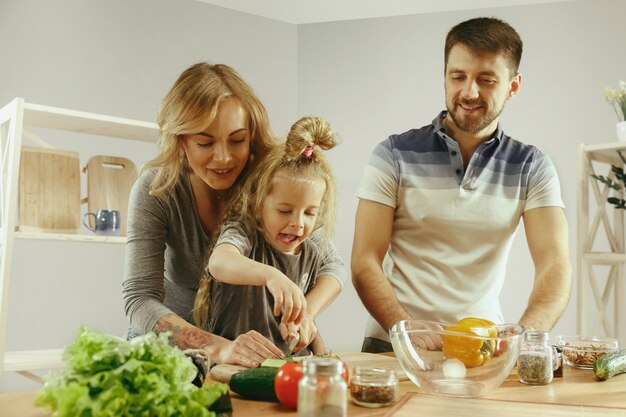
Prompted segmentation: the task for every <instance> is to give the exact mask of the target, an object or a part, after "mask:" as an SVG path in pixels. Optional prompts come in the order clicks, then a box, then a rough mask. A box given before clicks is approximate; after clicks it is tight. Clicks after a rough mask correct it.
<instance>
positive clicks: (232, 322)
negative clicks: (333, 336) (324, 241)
mask: <svg viewBox="0 0 626 417" xmlns="http://www.w3.org/2000/svg"><path fill="white" fill-rule="evenodd" d="M223 243H228V244H230V245H233V246H235V247H236V248H237V249H238V250H239V253H241V254H242V255H243V256H245V257H247V258H250V259H252V260H255V261H257V262H260V263H263V264H265V265H269V266H273V267H274V268H276V269H278V270H279V271H281V272H282V273H283V274H285V275H286V276H287V277H288V278H289V279H290V280H291V281H293V282H294V283H295V284H296V285H298V287H299V288H300V289H301V290H302V292H303V293H305V294H307V293H308V292H309V291H310V290H311V288H313V286H314V285H315V282H316V281H317V277H318V276H320V270H321V268H322V267H323V266H324V256H323V253H322V252H321V251H320V248H319V247H318V245H317V243H314V242H313V240H312V239H306V240H305V241H304V242H303V243H302V245H301V248H300V252H299V253H298V254H297V255H292V254H287V253H283V252H280V251H278V250H276V249H274V248H273V247H272V246H271V245H270V244H268V243H267V241H266V240H265V237H264V236H263V233H262V232H260V231H258V230H257V229H256V227H255V226H254V225H252V224H248V223H244V222H234V221H229V222H226V223H225V224H224V225H223V226H222V228H221V232H220V236H219V237H218V238H217V242H216V246H217V245H221V244H223ZM211 283H212V287H211V303H210V312H211V313H210V315H209V331H210V332H211V333H214V334H217V335H219V336H222V337H225V338H226V339H229V340H234V339H235V338H236V337H237V336H238V335H240V334H242V333H245V332H247V331H249V330H256V331H257V332H259V333H261V334H262V335H264V336H265V337H267V338H268V339H269V340H270V341H271V342H272V343H274V344H275V345H276V346H277V347H278V348H279V349H281V350H282V351H287V349H288V346H287V342H285V341H284V340H283V338H282V337H281V335H280V331H279V330H278V326H279V324H280V322H281V319H282V316H279V317H275V316H274V297H273V296H272V294H271V293H270V292H269V290H268V289H267V288H266V287H264V286H259V285H232V284H227V283H224V282H220V281H217V280H215V279H214V280H212V281H211ZM308 353H310V352H309V351H308V349H304V352H299V354H308Z"/></svg>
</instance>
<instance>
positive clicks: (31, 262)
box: [0, 0, 297, 390]
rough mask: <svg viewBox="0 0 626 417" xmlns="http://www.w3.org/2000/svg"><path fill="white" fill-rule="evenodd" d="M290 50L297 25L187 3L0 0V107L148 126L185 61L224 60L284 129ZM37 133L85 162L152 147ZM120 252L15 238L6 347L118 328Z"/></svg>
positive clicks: (291, 86)
mask: <svg viewBox="0 0 626 417" xmlns="http://www.w3.org/2000/svg"><path fill="white" fill-rule="evenodd" d="M296 47H297V28H296V26H295V25H291V24H287V23H282V22H278V21H274V20H270V19H265V18H260V17H257V16H252V15H248V14H244V13H239V12H233V11H230V10H227V9H223V8H219V7H215V6H209V5H206V4H203V3H199V2H196V1H191V0H133V1H125V0H89V1H83V0H61V1H55V2H47V1H44V2H41V1H36V0H2V1H0V50H1V51H2V65H0V107H1V106H4V105H5V104H6V103H8V102H9V101H11V100H12V99H13V98H14V97H16V96H19V97H24V98H25V99H26V100H27V101H30V102H33V103H37V104H45V105H50V106H57V107H64V108H69V109H76V110H82V111H89V112H95V113H104V114H110V115H114V116H120V117H125V118H131V119H138V120H145V121H151V122H153V121H155V116H156V110H157V107H158V105H159V103H160V101H161V99H162V97H163V96H164V95H165V93H166V92H167V90H168V89H169V88H170V87H171V85H172V84H173V83H174V81H175V80H176V77H178V75H179V74H180V73H181V72H182V71H183V70H184V69H185V68H187V67H188V66H190V65H191V64H193V63H196V62H199V61H209V62H212V63H219V62H223V63H227V64H229V65H231V66H233V67H234V68H235V69H237V70H238V71H239V72H240V73H241V74H242V76H243V77H244V78H245V79H246V80H247V81H248V82H249V83H250V84H251V85H252V86H253V87H254V88H255V90H256V92H257V93H258V95H259V96H260V97H261V98H262V99H263V102H264V103H265V105H266V107H267V108H268V111H269V114H270V118H271V120H272V121H273V124H274V127H275V128H276V130H277V131H283V132H284V131H286V129H288V127H289V126H290V124H291V123H292V121H293V120H295V118H296V108H297V83H296V78H297V58H296V57H297V49H296ZM38 133H40V134H41V135H42V136H43V137H44V138H46V139H48V140H50V141H52V142H53V143H54V144H55V145H56V146H57V147H58V148H60V149H75V148H77V149H78V151H79V153H80V157H81V163H82V164H84V163H86V161H87V160H88V159H89V157H90V156H91V155H94V154H105V155H120V156H126V155H130V158H131V159H132V160H133V161H134V162H135V163H136V164H137V165H140V164H142V163H143V162H145V161H146V160H148V159H150V158H151V157H152V156H153V155H154V154H155V152H156V147H155V146H154V145H150V144H137V143H134V142H130V141H124V140H109V139H105V138H100V137H85V136H84V135H70V134H67V133H66V132H54V131H46V132H41V131H38ZM84 181H85V179H84V178H83V185H84ZM83 195H85V194H83ZM123 256H124V248H123V246H122V245H106V244H95V245H81V244H77V243H63V242H61V243H50V242H33V241H17V242H16V246H15V258H14V267H13V273H12V282H11V288H10V290H9V291H10V300H9V316H8V317H9V324H8V329H7V340H6V347H7V349H9V350H19V349H42V348H59V347H63V346H65V345H67V344H69V343H70V342H71V341H72V340H73V339H74V338H75V336H76V330H77V327H78V325H79V324H81V323H86V324H89V325H90V326H92V327H93V328H95V329H97V330H100V331H106V332H110V333H113V334H119V335H122V334H124V332H125V330H126V328H127V322H126V318H125V317H124V312H123V308H122V302H121V292H120V289H121V280H122V273H123ZM1 382H3V383H2V385H1V386H0V389H2V390H24V389H33V388H35V387H36V385H34V383H30V381H28V380H26V379H25V378H22V377H18V376H16V375H14V374H6V375H5V377H4V378H3V380H2V381H1Z"/></svg>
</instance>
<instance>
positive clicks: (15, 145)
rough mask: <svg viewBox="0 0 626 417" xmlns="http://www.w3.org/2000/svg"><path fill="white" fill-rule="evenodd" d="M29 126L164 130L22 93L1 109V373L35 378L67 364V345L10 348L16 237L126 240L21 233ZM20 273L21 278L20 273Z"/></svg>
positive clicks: (127, 135)
mask: <svg viewBox="0 0 626 417" xmlns="http://www.w3.org/2000/svg"><path fill="white" fill-rule="evenodd" d="M25 127H35V128H47V129H56V130H62V131H69V132H76V133H84V134H89V135H99V136H106V137H111V138H121V139H129V140H135V141H143V142H150V143H154V142H155V141H156V139H157V137H158V133H159V129H158V126H157V125H156V124H155V123H148V122H143V121H138V120H131V119H124V118H120V117H113V116H107V115H101V114H93V113H86V112H81V111H75V110H68V109H62V108H58V107H49V106H42V105H38V104H32V103H28V102H26V101H25V100H24V99H23V98H16V99H14V100H13V101H11V102H10V103H9V104H7V105H6V106H4V107H3V108H2V109H0V140H1V146H0V168H1V171H2V190H1V192H2V200H0V222H1V223H0V239H1V240H0V246H1V247H0V374H1V373H2V372H5V371H6V372H18V373H20V374H22V375H24V376H27V377H29V378H32V379H34V380H40V379H39V377H38V376H37V375H35V374H33V373H32V372H31V371H33V370H39V369H51V368H58V367H61V366H63V363H62V361H61V353H62V349H49V350H31V351H16V352H7V351H5V341H6V331H7V323H8V321H7V320H8V318H7V311H8V300H9V291H8V290H9V281H10V279H11V267H12V258H13V242H14V240H15V239H40V240H49V241H71V242H84V243H109V244H123V243H125V238H124V237H115V236H95V235H81V234H58V233H33V232H19V231H17V230H16V227H17V210H18V209H17V202H18V177H19V172H20V156H21V148H22V137H23V136H27V135H28V137H29V138H31V139H32V140H34V141H35V142H38V143H40V145H41V146H49V145H47V144H46V143H45V142H42V141H40V140H39V139H38V137H37V136H36V135H34V134H28V133H27V131H26V130H25ZM17 278H19V277H17Z"/></svg>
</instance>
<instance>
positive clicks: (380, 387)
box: [350, 366, 398, 408]
mask: <svg viewBox="0 0 626 417" xmlns="http://www.w3.org/2000/svg"><path fill="white" fill-rule="evenodd" d="M350 394H351V396H352V401H354V403H355V404H357V405H361V406H364V407H372V408H374V407H384V406H387V405H390V404H393V403H394V402H396V399H397V395H398V378H397V377H396V373H395V372H394V371H393V369H382V368H363V367H360V366H357V367H356V368H355V369H354V371H353V372H352V379H351V380H350Z"/></svg>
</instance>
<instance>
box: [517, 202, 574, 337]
mask: <svg viewBox="0 0 626 417" xmlns="http://www.w3.org/2000/svg"><path fill="white" fill-rule="evenodd" d="M523 218H524V229H525V231H526V240H527V241H528V248H529V250H530V255H531V257H532V259H533V264H534V266H535V283H534V284H533V289H532V292H531V293H530V297H529V299H528V307H527V308H526V311H524V314H523V315H522V318H521V319H520V321H519V322H520V324H521V325H523V326H525V327H529V328H534V329H543V330H550V329H552V327H554V325H555V324H556V322H557V321H558V320H559V318H560V317H561V315H562V314H563V312H564V311H565V308H566V307H567V303H568V302H569V298H570V293H571V289H572V266H571V264H570V260H569V244H568V231H567V220H566V219H565V213H564V212H563V209H562V208H560V207H542V208H536V209H532V210H529V211H527V212H526V213H524V215H523Z"/></svg>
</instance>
